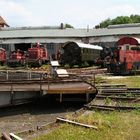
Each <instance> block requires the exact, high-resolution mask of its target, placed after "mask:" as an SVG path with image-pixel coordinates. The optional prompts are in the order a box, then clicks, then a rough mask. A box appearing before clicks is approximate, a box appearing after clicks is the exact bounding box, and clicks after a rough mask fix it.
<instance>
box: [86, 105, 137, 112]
mask: <svg viewBox="0 0 140 140" xmlns="http://www.w3.org/2000/svg"><path fill="white" fill-rule="evenodd" d="M87 107H88V108H90V109H95V108H98V109H108V110H111V109H114V110H134V109H140V107H133V106H109V105H88V106H87ZM111 111H113V110H111Z"/></svg>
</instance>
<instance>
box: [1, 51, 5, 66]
mask: <svg viewBox="0 0 140 140" xmlns="http://www.w3.org/2000/svg"><path fill="white" fill-rule="evenodd" d="M5 63H6V51H5V49H3V48H0V64H1V65H4V64H5Z"/></svg>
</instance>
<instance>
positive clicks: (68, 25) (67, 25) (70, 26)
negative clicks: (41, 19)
mask: <svg viewBox="0 0 140 140" xmlns="http://www.w3.org/2000/svg"><path fill="white" fill-rule="evenodd" d="M65 27H66V28H74V27H73V26H72V25H70V24H68V23H66V24H65Z"/></svg>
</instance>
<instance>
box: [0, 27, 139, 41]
mask: <svg viewBox="0 0 140 140" xmlns="http://www.w3.org/2000/svg"><path fill="white" fill-rule="evenodd" d="M135 34H140V27H127V28H115V29H108V28H104V29H90V30H87V29H47V28H45V27H42V28H41V27H40V28H39V27H38V28H34V27H30V28H28V27H25V28H6V29H4V28H3V29H0V38H31V37H36V38H39V37H48V38H49V37H50V38H55V37H96V36H99V37H100V36H112V35H135Z"/></svg>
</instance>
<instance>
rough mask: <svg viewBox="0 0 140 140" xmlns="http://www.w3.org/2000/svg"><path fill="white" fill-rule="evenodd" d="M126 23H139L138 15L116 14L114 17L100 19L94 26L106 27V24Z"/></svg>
mask: <svg viewBox="0 0 140 140" xmlns="http://www.w3.org/2000/svg"><path fill="white" fill-rule="evenodd" d="M128 23H140V15H130V16H118V17H116V18H114V19H110V18H108V19H106V20H104V21H102V22H101V23H100V24H99V25H96V26H95V28H106V27H107V26H108V25H116V24H128Z"/></svg>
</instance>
